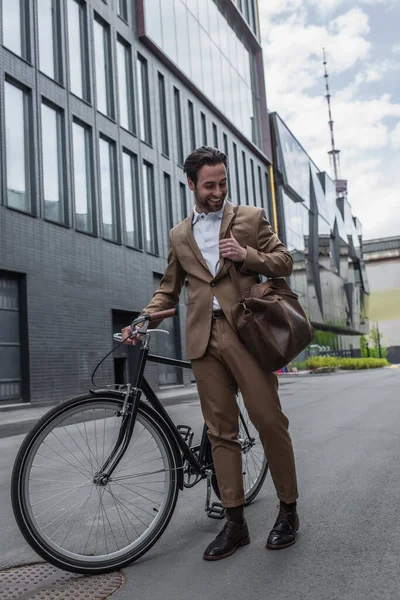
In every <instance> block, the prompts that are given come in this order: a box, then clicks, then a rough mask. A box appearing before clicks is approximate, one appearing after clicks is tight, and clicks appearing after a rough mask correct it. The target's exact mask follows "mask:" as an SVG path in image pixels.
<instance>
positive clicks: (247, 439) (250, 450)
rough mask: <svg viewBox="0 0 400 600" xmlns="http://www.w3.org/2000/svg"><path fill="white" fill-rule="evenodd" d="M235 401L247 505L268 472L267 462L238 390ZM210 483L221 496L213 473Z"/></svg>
mask: <svg viewBox="0 0 400 600" xmlns="http://www.w3.org/2000/svg"><path fill="white" fill-rule="evenodd" d="M237 403H238V406H239V410H240V416H239V435H238V441H239V442H240V444H241V447H242V473H243V487H244V497H245V503H244V505H245V506H247V505H249V504H250V503H251V502H253V500H254V498H255V497H256V496H257V494H258V493H259V492H260V490H261V488H262V486H263V483H264V481H265V478H266V476H267V473H268V462H267V459H266V456H265V453H264V448H263V446H262V443H261V440H260V436H259V433H258V431H257V429H256V428H255V427H254V425H253V423H252V422H251V421H250V417H249V414H248V412H247V409H246V406H245V404H244V401H243V397H242V394H241V393H240V392H239V394H238V396H237ZM211 484H212V486H213V489H214V492H215V494H216V496H217V497H218V498H220V497H221V496H220V492H219V487H218V482H217V477H216V475H215V473H214V474H213V476H212V479H211Z"/></svg>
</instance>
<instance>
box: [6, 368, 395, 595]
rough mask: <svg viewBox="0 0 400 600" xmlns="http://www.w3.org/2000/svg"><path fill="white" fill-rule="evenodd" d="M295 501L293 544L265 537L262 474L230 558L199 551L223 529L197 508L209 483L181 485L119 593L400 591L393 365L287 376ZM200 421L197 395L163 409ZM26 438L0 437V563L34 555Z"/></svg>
mask: <svg viewBox="0 0 400 600" xmlns="http://www.w3.org/2000/svg"><path fill="white" fill-rule="evenodd" d="M281 395H282V403H283V405H284V408H285V410H286V412H287V414H288V416H289V418H290V422H291V433H292V437H293V441H294V445H295V451H296V458H297V468H298V475H299V485H300V493H301V499H300V501H299V510H300V518H301V534H300V537H299V541H298V543H297V544H296V545H295V546H293V547H292V548H290V549H287V550H284V551H281V552H270V551H267V550H265V548H264V544H265V540H266V537H267V534H268V531H269V529H270V527H271V526H272V524H273V521H274V518H275V516H276V510H277V509H276V504H277V501H276V498H275V496H274V492H273V487H272V483H271V479H270V478H269V477H268V478H267V481H266V484H265V486H264V489H263V491H262V493H261V494H260V496H259V498H258V499H257V500H256V501H255V502H254V504H253V505H252V506H250V507H249V508H248V510H247V519H248V522H249V526H250V530H251V541H252V543H251V544H250V545H249V546H246V547H245V548H242V549H240V550H238V552H237V553H236V554H235V555H234V556H233V557H231V558H230V559H227V560H224V561H220V562H216V563H206V562H204V561H203V560H202V558H201V555H202V552H203V550H204V548H205V546H206V545H207V544H208V542H209V541H210V540H211V539H212V538H213V537H214V536H215V534H216V533H217V532H218V531H219V528H220V527H221V523H220V522H219V521H212V520H211V519H208V518H207V517H206V516H205V514H204V512H203V505H204V499H205V498H204V493H205V487H204V486H203V485H202V484H200V486H198V487H196V488H194V489H193V490H185V492H184V493H182V494H181V495H180V498H179V500H178V506H177V510H176V513H175V515H174V517H173V519H172V521H171V523H170V525H169V528H168V529H167V531H166V532H165V533H164V535H163V537H162V539H161V540H160V541H159V542H158V544H157V545H156V546H155V547H154V548H153V550H152V551H150V552H149V553H148V554H147V555H146V556H144V557H143V558H142V559H140V560H139V561H138V562H137V563H135V564H134V565H133V566H132V567H129V568H127V569H126V570H125V574H126V576H127V584H126V586H125V588H124V589H123V590H122V591H121V592H120V593H118V594H117V595H115V596H113V597H114V598H115V599H116V600H128V599H129V600H131V599H132V598H141V599H142V600H147V599H148V600H161V599H163V600H165V599H166V598H168V599H169V598H174V599H176V600H181V599H184V598H185V599H186V598H188V597H189V598H191V599H193V600H203V599H204V598H209V597H219V598H221V599H222V600H225V599H226V600H236V599H237V600H239V599H240V600H243V598H251V599H259V598H260V599H261V598H266V597H271V598H274V600H286V599H288V598H295V599H296V600H336V599H337V600H339V599H340V600H356V599H357V600H358V599H361V598H363V599H365V598H367V599H368V600H370V599H371V600H375V599H377V600H378V599H379V600H392V599H393V600H398V598H399V597H400V592H399V589H400V575H399V572H400V571H399V564H400V520H399V518H398V516H399V490H400V468H399V456H400V435H399V432H400V369H398V370H389V369H385V370H379V371H373V372H365V373H360V374H358V373H349V374H335V375H332V376H321V377H305V378H296V379H293V380H289V381H288V380H285V382H284V384H283V385H282V394H281ZM169 411H170V413H171V414H172V416H173V417H174V418H175V419H176V421H177V422H187V423H190V424H195V426H196V429H197V431H200V428H201V417H200V414H199V407H198V404H197V403H196V402H191V403H186V404H184V405H182V406H179V407H178V406H173V407H171V408H169ZM22 438H23V436H16V437H13V438H7V439H3V440H0V517H1V523H2V527H1V530H0V548H1V550H0V565H1V566H8V565H11V564H21V563H24V562H27V561H28V562H29V561H33V560H35V555H34V554H33V553H32V552H31V551H30V550H29V548H27V546H26V544H25V542H24V540H23V539H22V538H21V536H20V534H19V532H18V530H17V529H16V526H15V525H14V522H13V518H12V512H11V509H10V505H9V489H8V488H9V477H10V472H11V465H12V461H13V458H14V456H15V453H16V451H17V448H18V445H19V444H20V443H21V439H22Z"/></svg>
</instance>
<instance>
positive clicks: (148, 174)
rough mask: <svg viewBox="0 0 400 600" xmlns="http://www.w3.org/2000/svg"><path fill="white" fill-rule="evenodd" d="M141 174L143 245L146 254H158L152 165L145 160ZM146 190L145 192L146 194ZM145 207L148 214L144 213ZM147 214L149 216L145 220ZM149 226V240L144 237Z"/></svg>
mask: <svg viewBox="0 0 400 600" xmlns="http://www.w3.org/2000/svg"><path fill="white" fill-rule="evenodd" d="M142 176H143V188H142V189H143V201H144V211H143V212H144V220H145V229H144V236H143V238H144V241H143V246H144V249H145V251H146V252H147V254H152V255H153V256H159V245H158V235H157V209H156V198H155V182H154V165H153V164H152V163H150V162H149V161H147V160H143V162H142ZM146 192H147V194H146ZM146 209H147V211H148V214H147V213H146ZM147 216H148V218H149V220H148V222H147ZM147 226H148V228H149V232H150V234H151V238H150V242H149V244H148V241H147V239H146V228H147Z"/></svg>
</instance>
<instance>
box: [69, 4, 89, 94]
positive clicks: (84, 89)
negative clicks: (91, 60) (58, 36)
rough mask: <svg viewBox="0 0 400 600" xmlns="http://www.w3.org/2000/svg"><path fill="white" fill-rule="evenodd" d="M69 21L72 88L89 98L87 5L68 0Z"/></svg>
mask: <svg viewBox="0 0 400 600" xmlns="http://www.w3.org/2000/svg"><path fill="white" fill-rule="evenodd" d="M67 22H68V58H69V85H70V90H71V92H72V93H74V94H75V95H76V96H79V98H83V99H84V100H89V99H90V93H89V69H88V68H87V65H88V61H87V49H86V48H87V47H86V39H87V30H86V5H85V4H84V3H82V2H80V1H79V0H68V4H67Z"/></svg>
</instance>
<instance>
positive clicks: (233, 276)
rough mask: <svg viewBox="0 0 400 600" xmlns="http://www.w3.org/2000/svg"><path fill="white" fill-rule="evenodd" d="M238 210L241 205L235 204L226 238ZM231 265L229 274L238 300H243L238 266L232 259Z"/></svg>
mask: <svg viewBox="0 0 400 600" xmlns="http://www.w3.org/2000/svg"><path fill="white" fill-rule="evenodd" d="M238 210H239V207H238V206H234V207H233V218H232V220H231V222H230V223H229V226H228V229H227V230H226V233H225V239H226V238H228V237H229V236H230V233H231V231H232V227H233V225H234V224H235V220H236V217H237V214H238ZM229 262H230V265H229V274H230V276H231V279H232V282H233V285H234V286H235V290H236V294H237V298H238V302H239V301H240V300H241V295H242V292H241V289H240V283H239V275H238V273H237V270H236V267H235V263H234V262H233V261H232V260H230V261H229Z"/></svg>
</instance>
